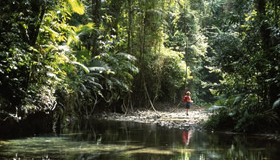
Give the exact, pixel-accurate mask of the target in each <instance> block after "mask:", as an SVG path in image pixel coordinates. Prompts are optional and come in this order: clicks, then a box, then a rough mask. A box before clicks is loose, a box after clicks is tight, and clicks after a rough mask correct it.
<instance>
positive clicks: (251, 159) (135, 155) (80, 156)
mask: <svg viewBox="0 0 280 160" xmlns="http://www.w3.org/2000/svg"><path fill="white" fill-rule="evenodd" d="M279 151H280V143H279V142H276V141H274V140H268V139H267V138H263V137H256V136H245V135H229V134H224V133H208V132H202V131H188V130H179V129H168V128H164V127H160V126H157V125H148V124H139V123H132V122H113V121H96V120H91V121H83V122H79V123H76V124H75V125H73V126H72V127H70V128H69V129H67V130H65V131H64V134H60V135H48V136H34V137H28V138H22V139H10V140H0V159H13V160H24V159H42V160H43V159H44V160H55V159H67V160H89V159H100V160H216V159H217V160H224V159H227V160H231V159H234V160H265V159H266V160H278V159H279Z"/></svg>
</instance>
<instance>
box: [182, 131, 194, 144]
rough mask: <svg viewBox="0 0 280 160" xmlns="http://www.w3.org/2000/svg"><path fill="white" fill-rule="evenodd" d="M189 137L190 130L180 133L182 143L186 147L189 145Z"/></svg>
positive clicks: (190, 134)
mask: <svg viewBox="0 0 280 160" xmlns="http://www.w3.org/2000/svg"><path fill="white" fill-rule="evenodd" d="M191 136H192V131H191V130H187V131H182V141H183V142H184V144H185V145H186V146H187V145H189V143H190V139H191Z"/></svg>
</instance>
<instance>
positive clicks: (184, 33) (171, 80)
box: [0, 0, 280, 132]
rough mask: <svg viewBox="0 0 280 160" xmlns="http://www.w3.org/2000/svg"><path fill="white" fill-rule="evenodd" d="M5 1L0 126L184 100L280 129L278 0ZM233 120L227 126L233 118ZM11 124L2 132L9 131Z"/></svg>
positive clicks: (249, 124)
mask: <svg viewBox="0 0 280 160" xmlns="http://www.w3.org/2000/svg"><path fill="white" fill-rule="evenodd" d="M0 5H1V6H2V7H1V9H0V33H1V35H0V125H1V126H2V127H3V126H5V125H4V124H8V126H9V125H10V122H11V121H13V120H16V121H17V122H18V121H22V120H24V119H27V118H28V117H30V115H34V114H37V113H44V114H47V115H48V114H49V113H51V114H50V115H51V121H53V122H55V123H56V122H57V121H58V118H57V117H60V120H61V121H60V122H59V123H64V121H65V120H66V119H67V117H68V118H69V117H83V118H89V117H90V116H91V115H93V114H94V113H96V112H99V111H116V112H123V113H127V112H132V111H133V110H135V109H137V108H143V107H144V108H154V104H155V103H158V102H168V103H170V104H175V105H176V104H178V103H179V102H180V101H181V100H182V95H183V92H185V91H186V90H189V91H191V92H192V93H193V94H192V97H193V99H194V101H195V105H196V106H203V107H205V106H206V107H207V106H211V105H215V106H221V107H218V108H220V109H219V110H217V112H216V114H214V115H213V116H212V117H211V118H210V121H209V122H208V123H207V124H208V125H207V126H208V127H209V128H211V129H229V128H228V127H229V126H231V127H232V128H230V129H231V130H234V131H241V132H256V131H262V130H264V129H267V130H275V129H276V128H277V127H278V128H279V120H280V118H279V114H280V92H279V91H280V82H279V80H280V72H279V66H280V64H279V63H280V57H279V55H280V43H279V42H280V28H279V25H280V21H279V19H280V17H279V15H280V2H278V1H277V0H248V1H243V0H149V1H146V0H48V1H45V0H21V1H18V0H9V1H1V2H0ZM229 123H230V124H232V125H228V124H229ZM1 130H2V131H3V129H1Z"/></svg>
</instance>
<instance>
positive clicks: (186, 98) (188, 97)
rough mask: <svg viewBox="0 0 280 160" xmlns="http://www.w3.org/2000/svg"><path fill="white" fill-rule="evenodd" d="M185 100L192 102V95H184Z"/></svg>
mask: <svg viewBox="0 0 280 160" xmlns="http://www.w3.org/2000/svg"><path fill="white" fill-rule="evenodd" d="M184 101H185V102H192V100H191V96H188V95H186V96H184Z"/></svg>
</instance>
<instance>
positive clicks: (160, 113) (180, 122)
mask: <svg viewBox="0 0 280 160" xmlns="http://www.w3.org/2000/svg"><path fill="white" fill-rule="evenodd" d="M155 107H156V111H154V110H153V109H152V108H151V109H138V110H135V111H134V112H131V113H128V114H121V113H102V114H98V115H96V116H95V117H96V118H98V119H105V120H114V121H130V122H138V123H147V124H157V125H160V126H163V127H168V128H179V129H191V130H194V129H202V125H201V124H202V123H204V122H206V121H207V119H208V117H209V115H210V113H209V112H208V111H207V110H206V109H204V108H200V107H195V106H192V107H191V109H190V110H189V115H188V116H187V115H186V110H185V108H184V107H183V106H180V107H176V106H172V105H168V104H157V105H156V106H155Z"/></svg>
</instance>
